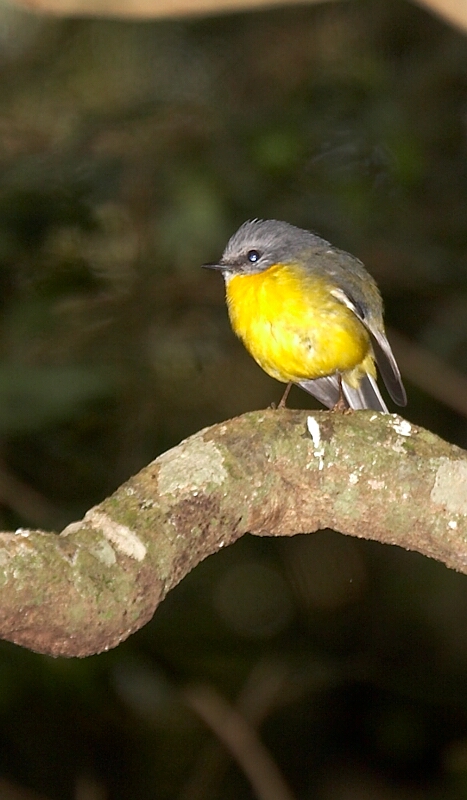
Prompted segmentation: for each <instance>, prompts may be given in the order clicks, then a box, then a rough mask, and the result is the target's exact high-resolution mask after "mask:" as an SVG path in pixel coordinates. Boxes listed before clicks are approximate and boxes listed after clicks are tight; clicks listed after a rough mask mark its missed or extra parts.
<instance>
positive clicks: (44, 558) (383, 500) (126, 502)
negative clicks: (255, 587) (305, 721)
mask: <svg viewBox="0 0 467 800" xmlns="http://www.w3.org/2000/svg"><path fill="white" fill-rule="evenodd" d="M321 528H333V529H334V530H336V531H340V532H341V533H346V534H349V535H351V536H358V537H364V538H368V539H375V540H377V541H380V542H386V543H388V544H397V545H400V546H401V547H405V548H407V549H409V550H417V551H418V552H420V553H423V554H424V555H426V556H429V557H431V558H436V559H438V560H439V561H443V562H444V563H445V564H447V566H449V567H453V568H454V569H457V570H459V571H461V572H467V453H466V452H464V451H462V450H460V449H459V448H458V447H455V446H453V445H450V444H448V443H447V442H444V441H442V440H441V439H439V438H438V437H436V436H435V435H434V434H432V433H429V432H428V431H425V430H423V429H421V428H417V427H415V426H413V425H411V424H410V423H408V422H407V421H405V420H403V419H402V418H400V417H398V416H392V415H391V416H389V415H382V414H376V413H374V412H370V411H368V412H366V411H364V412H357V413H354V414H344V415H339V414H333V413H330V412H326V411H316V412H312V413H307V412H304V411H291V410H288V409H284V410H279V411H273V410H267V411H261V412H251V413H248V414H245V415H243V416H242V417H238V418H236V419H233V420H230V421H228V422H224V423H221V424H218V425H214V426H213V427H211V428H206V429H205V430H202V431H200V432H199V433H197V434H195V435H194V436H192V437H190V438H189V439H187V440H185V441H184V442H182V443H181V444H180V445H178V447H175V448H174V449H172V450H169V451H168V452H167V453H164V454H163V455H161V456H160V457H159V458H157V459H156V460H155V461H153V462H152V463H151V464H149V466H147V467H145V468H144V469H143V470H141V472H139V473H138V474H137V475H135V476H134V477H133V478H131V479H130V480H129V481H128V482H127V483H125V484H124V485H123V486H121V487H120V488H119V489H118V490H117V491H116V492H115V494H113V495H112V496H111V497H109V498H108V499H106V500H104V502H103V503H101V504H100V505H98V506H96V507H94V508H92V509H91V510H90V511H88V513H87V514H86V515H85V517H84V519H83V520H82V521H81V522H75V523H73V524H71V525H68V527H67V528H65V530H64V531H62V533H61V534H60V535H58V536H57V535H56V534H50V533H45V532H43V531H34V530H24V529H20V530H18V531H16V532H15V533H0V602H1V606H2V614H1V619H0V636H1V637H3V638H4V639H8V640H10V641H12V642H16V643H17V644H21V645H23V646H25V647H29V648H31V649H33V650H37V651H39V652H43V653H49V654H51V655H65V656H85V655H90V654H92V653H97V652H100V651H102V650H107V649H109V648H111V647H115V646H116V645H117V644H118V643H119V642H121V641H123V640H124V639H125V638H127V637H128V636H129V635H130V634H131V633H133V632H134V631H136V630H137V629H138V628H140V627H142V626H143V625H144V624H145V623H146V622H147V621H148V620H149V619H150V618H151V617H152V615H153V614H154V612H155V610H156V608H157V606H158V604H159V603H160V601H161V600H162V599H163V598H164V596H165V595H166V594H167V592H169V591H170V589H172V588H173V587H174V586H175V585H176V584H177V583H178V582H179V581H180V580H181V579H182V578H183V577H184V576H185V575H186V574H187V573H188V572H190V570H192V569H193V568H194V567H195V566H196V565H197V564H198V563H199V562H200V561H201V560H202V559H204V558H206V556H208V555H211V554H212V553H215V552H216V551H217V550H219V549H220V548H221V547H225V546H226V545H228V544H232V543H233V542H235V541H236V540H237V539H238V538H239V537H240V536H242V535H243V534H244V533H246V532H250V533H252V534H256V535H258V536H292V535H293V534H295V533H307V532H312V531H316V530H319V529H321Z"/></svg>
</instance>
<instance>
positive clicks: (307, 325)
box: [226, 264, 373, 383]
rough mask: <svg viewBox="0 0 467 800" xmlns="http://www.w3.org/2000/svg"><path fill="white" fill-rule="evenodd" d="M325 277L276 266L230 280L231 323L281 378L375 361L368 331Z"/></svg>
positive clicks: (266, 368)
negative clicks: (339, 299) (334, 294)
mask: <svg viewBox="0 0 467 800" xmlns="http://www.w3.org/2000/svg"><path fill="white" fill-rule="evenodd" d="M331 289H332V286H331V285H330V284H329V283H328V282H327V281H326V280H325V279H323V278H321V277H317V276H316V275H310V274H309V273H308V272H306V271H305V270H303V269H301V268H299V267H290V266H289V265H283V264H276V265H274V266H273V267H270V268H269V269H267V270H265V271H264V272H260V273H257V274H255V275H236V276H235V277H233V278H230V279H229V280H228V281H227V290H226V291H227V304H228V308H229V315H230V320H231V323H232V327H233V329H234V331H235V333H236V334H237V336H239V337H240V339H241V340H242V341H243V343H244V344H245V347H246V348H247V350H248V351H249V352H250V353H251V355H252V356H253V358H254V359H255V360H256V361H257V363H258V364H259V365H260V367H262V368H263V369H264V371H265V372H267V373H268V375H271V376H272V377H273V378H276V379H277V380H279V381H283V382H284V383H287V382H288V381H293V382H294V383H296V382H298V381H300V380H306V379H308V380H314V379H315V378H320V377H324V376H326V375H332V374H333V373H334V372H337V371H339V372H346V371H348V370H353V369H354V368H355V367H358V366H359V365H360V364H361V362H362V361H364V360H365V366H364V367H363V368H362V371H366V370H367V369H368V365H367V362H370V371H372V369H371V368H372V366H373V365H372V359H371V358H367V356H368V354H369V351H370V341H369V335H368V333H367V331H366V329H365V327H364V326H363V325H362V323H361V322H360V321H359V320H358V318H357V317H356V316H355V314H353V312H352V311H351V310H350V309H348V308H347V307H346V306H345V305H343V304H342V303H340V302H339V301H338V300H337V299H336V298H334V297H333V296H332V294H331Z"/></svg>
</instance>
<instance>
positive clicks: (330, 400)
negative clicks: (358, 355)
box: [298, 374, 388, 414]
mask: <svg viewBox="0 0 467 800" xmlns="http://www.w3.org/2000/svg"><path fill="white" fill-rule="evenodd" d="M298 386H300V387H301V388H302V389H304V390H305V392H308V394H311V395H313V397H316V399H317V400H319V402H320V403H322V404H323V405H324V406H326V407H327V408H334V406H335V405H336V403H337V402H338V401H339V398H340V392H339V377H338V375H337V374H335V375H329V376H327V377H326V378H316V379H315V380H314V381H300V383H299V384H298ZM342 393H343V395H344V398H345V400H346V401H347V403H348V406H349V408H353V409H355V410H358V409H363V408H371V409H373V410H374V411H382V412H383V413H385V414H387V413H388V409H387V406H386V403H385V402H384V400H383V398H382V397H381V394H380V391H379V389H378V386H377V383H376V381H375V379H374V378H372V376H371V375H364V376H363V378H362V379H361V381H360V385H359V387H358V389H353V388H352V386H349V384H348V383H346V382H345V380H342Z"/></svg>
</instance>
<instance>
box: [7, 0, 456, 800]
mask: <svg viewBox="0 0 467 800" xmlns="http://www.w3.org/2000/svg"><path fill="white" fill-rule="evenodd" d="M0 70H1V87H2V90H1V93H0V159H1V182H0V286H1V294H0V432H1V449H0V500H1V511H0V513H1V526H2V527H3V528H7V529H11V528H16V527H20V526H37V525H39V526H44V527H46V528H48V529H52V530H59V529H60V528H61V527H62V526H63V525H65V524H66V523H67V522H69V521H71V520H73V519H76V518H79V517H80V516H82V514H83V513H84V512H85V511H86V509H87V508H89V507H90V506H91V505H92V504H93V503H96V502H97V501H99V500H101V499H102V498H103V497H104V496H106V495H107V494H109V493H110V492H112V491H113V489H115V488H116V487H117V486H118V485H119V484H120V483H121V482H122V481H123V480H124V479H126V478H127V477H129V476H130V475H131V474H133V473H134V472H135V471H137V470H138V469H139V468H140V467H142V466H143V465H145V464H146V463H147V462H148V461H150V460H151V459H153V458H155V457H156V456H157V455H158V454H159V453H160V452H162V451H164V450H165V449H167V448H168V447H171V446H173V445H175V444H177V443H178V442H179V441H180V440H181V439H182V438H184V437H186V436H188V435H190V434H191V433H193V432H195V431H196V430H198V429H199V428H201V427H203V426H206V425H210V424H211V423H214V422H216V421H220V420H222V419H225V418H228V417H230V416H233V415H236V414H240V413H242V412H244V411H247V410H250V409H256V408H262V407H266V406H268V405H269V404H270V403H271V402H273V401H277V400H278V399H279V398H280V396H281V392H282V388H283V387H282V386H281V385H279V384H278V383H275V382H274V381H272V380H270V379H269V378H268V377H267V376H266V375H265V374H264V373H262V371H261V370H260V369H259V367H257V366H256V365H255V364H254V362H253V361H252V360H251V359H250V357H249V356H248V355H247V354H246V352H245V351H244V350H243V349H242V347H241V345H240V344H239V343H238V342H237V341H236V340H235V338H234V336H233V334H232V333H231V331H230V327H229V324H228V321H227V314H226V309H225V305H224V299H223V284H222V280H221V278H220V276H219V275H213V274H211V273H206V272H204V271H202V270H201V269H200V265H201V264H202V263H203V262H205V261H209V260H213V259H215V258H217V257H218V256H219V254H220V252H221V251H222V249H223V246H224V244H225V242H226V240H227V238H228V237H229V236H230V234H231V233H232V232H233V231H234V230H235V229H236V227H237V226H238V225H239V224H240V223H241V222H242V221H244V220H245V219H247V218H249V217H263V218H267V217H276V218H279V219H286V220H288V221H289V222H292V223H295V224H298V225H302V226H304V227H307V228H312V229H314V230H316V231H317V232H319V233H320V234H321V235H323V236H325V237H326V238H328V239H330V240H331V241H332V242H333V243H334V244H336V245H338V246H340V247H343V248H345V249H347V250H350V251H351V252H352V253H354V254H355V255H357V256H359V257H360V258H361V259H362V260H363V261H364V262H365V264H366V265H367V267H368V268H369V269H370V271H371V272H372V273H373V274H374V276H375V277H376V278H377V280H378V282H379V284H380V286H381V289H382V292H383V295H384V298H385V303H386V319H387V322H388V326H389V328H390V331H391V330H393V331H394V338H393V341H394V344H395V349H396V352H397V355H398V357H399V359H400V363H401V366H402V368H403V371H404V377H405V381H406V385H407V389H408V395H409V405H408V407H407V410H406V416H407V418H408V419H410V420H412V421H414V422H416V423H418V424H422V425H424V426H426V427H429V428H431V429H432V430H433V431H435V432H437V433H438V434H439V435H441V436H443V437H445V438H447V439H449V440H450V441H452V442H455V443H457V444H458V445H460V446H461V447H467V424H466V417H467V391H466V389H465V386H466V385H467V384H466V383H465V381H466V378H465V374H466V372H467V38H466V37H465V36H463V35H462V34H461V33H460V32H458V31H456V30H455V29H454V28H451V27H449V26H448V25H447V24H446V23H444V22H442V21H440V20H437V19H435V18H434V17H432V16H430V15H429V14H428V13H425V12H424V11H422V10H421V9H420V8H417V7H415V6H412V5H411V4H409V3H407V2H403V1H402V0H400V1H399V0H391V2H390V3H388V2H387V0H354V2H343V3H341V2H335V3H324V4H317V5H312V6H309V7H307V6H303V7H297V8H293V7H292V8H288V9H276V10H272V11H262V12H255V13H249V14H236V15H227V16H222V17H219V18H208V19H204V20H194V21H178V22H171V21H160V22H138V23H137V22H132V23H129V22H121V21H111V20H107V21H104V20H58V19H52V18H45V17H44V18H40V17H34V16H29V15H27V14H24V13H21V12H19V11H17V10H14V9H12V8H9V7H7V6H3V5H2V6H1V7H0ZM396 345H397V346H396ZM463 376H464V377H463ZM309 403H311V399H310V398H308V397H307V396H306V395H304V394H303V393H300V392H299V391H298V390H295V389H294V390H293V392H292V395H291V398H290V405H292V406H293V405H295V406H303V407H306V406H307V405H308V404H309ZM463 409H464V413H462V412H463ZM193 686H194V687H195V688H194V689H193V688H189V687H193ZM208 690H209V691H208ZM213 693H214V694H213ZM213 697H214V698H216V702H211V701H210V699H209V698H211V700H212V698H213ZM216 703H217V705H216ZM200 704H201V709H200ZM222 704H229V705H235V706H236V707H237V709H238V710H239V711H240V713H241V715H242V717H243V719H244V720H248V721H249V724H250V726H251V730H252V731H257V735H258V737H259V738H260V739H261V740H262V742H263V743H264V745H265V746H266V747H267V749H268V751H269V754H270V758H271V761H272V762H275V764H276V765H277V766H278V767H279V769H280V770H281V771H282V773H283V776H284V778H285V780H286V782H287V784H288V786H289V787H290V793H291V796H293V797H295V798H303V799H304V800H311V798H313V800H315V799H316V800H392V799H393V798H394V799H395V798H402V800H409V799H410V800H412V799H414V800H417V799H418V798H429V799H430V800H431V798H433V800H438V798H443V799H444V800H461V798H466V797H467V578H466V577H465V576H460V575H457V574H455V573H453V572H450V571H448V570H447V569H445V568H444V567H443V566H441V565H439V564H436V563H434V562H430V561H429V560H427V559H423V558H421V557H420V556H418V555H415V554H412V553H405V552H403V551H401V550H399V549H396V548H390V547H382V546H379V545H376V544H375V543H371V542H364V541H359V540H355V539H350V538H346V537H344V536H340V535H338V534H335V533H333V532H330V531H323V532H322V533H319V534H315V535H313V536H309V537H306V536H297V537H295V538H293V539H290V540H287V541H286V540H268V539H264V540H255V539H253V538H252V537H244V538H243V539H242V540H241V541H240V542H238V544H236V545H235V546H234V547H231V548H229V549H228V550H226V551H225V552H221V553H219V554H217V555H216V556H214V557H211V558H209V559H208V560H207V561H205V562H204V563H203V564H202V565H201V566H200V567H199V568H198V569H197V570H195V571H194V572H193V573H192V574H190V575H189V576H188V577H187V578H186V579H185V580H184V581H183V582H182V584H181V585H180V586H179V587H178V588H177V589H176V590H174V591H173V592H172V593H171V594H170V595H169V597H168V599H167V600H166V601H165V602H164V603H163V605H162V606H161V608H160V609H159V610H158V611H157V613H156V615H155V617H154V619H153V620H152V622H151V623H150V624H149V625H147V626H146V627H145V628H144V629H143V630H141V631H140V632H139V633H138V634H136V635H134V636H133V637H132V638H131V639H130V640H129V641H128V642H126V643H125V644H123V645H122V646H120V647H119V648H117V649H116V650H115V651H113V652H110V653H107V654H104V655H101V656H95V657H92V658H88V659H85V660H83V661H77V660H72V661H67V660H64V659H58V660H55V661H54V660H52V659H50V658H47V657H42V656H38V655H35V654H32V653H29V652H27V651H25V650H22V649H20V648H17V647H14V646H13V645H10V644H7V643H3V644H2V645H1V646H0V798H1V800H39V798H42V800H46V799H47V798H49V800H114V799H115V800H130V799H131V800H133V799H134V798H138V799H140V800H149V799H151V800H169V799H170V800H172V799H174V800H204V799H205V798H206V800H207V799H208V798H209V800H218V799H219V800H220V799H222V800H224V799H225V800H234V799H235V800H236V799H238V800H250V799H251V798H253V797H255V796H257V795H255V794H254V792H253V791H252V789H251V787H250V783H249V781H248V780H247V778H246V777H245V773H244V769H243V766H242V765H239V763H238V762H236V761H235V760H234V759H233V758H232V757H231V754H230V753H229V751H228V748H227V750H226V749H225V748H224V746H223V745H222V744H221V743H220V742H219V738H218V736H217V735H216V734H214V733H213V732H212V730H211V729H210V725H211V723H212V725H211V726H212V727H214V728H215V727H216V724H214V723H215V720H216V718H217V723H219V708H218V706H219V705H220V707H222ZM216 709H217V711H216ZM216 714H217V717H216ZM213 715H214V723H213V720H212V717H213ZM208 717H209V719H210V720H211V722H210V725H206V724H205V721H203V720H205V719H206V718H208ZM221 728H222V725H221ZM265 800H282V798H280V797H279V795H278V794H274V793H272V794H271V795H270V796H269V797H266V798H265Z"/></svg>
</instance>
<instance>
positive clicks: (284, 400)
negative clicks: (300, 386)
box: [277, 381, 293, 408]
mask: <svg viewBox="0 0 467 800" xmlns="http://www.w3.org/2000/svg"><path fill="white" fill-rule="evenodd" d="M292 386H293V383H292V382H291V381H289V383H288V384H287V386H286V387H285V392H284V394H283V395H282V399H281V401H280V403H279V405H278V406H277V408H285V407H286V403H287V398H288V396H289V392H290V390H291V388H292Z"/></svg>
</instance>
